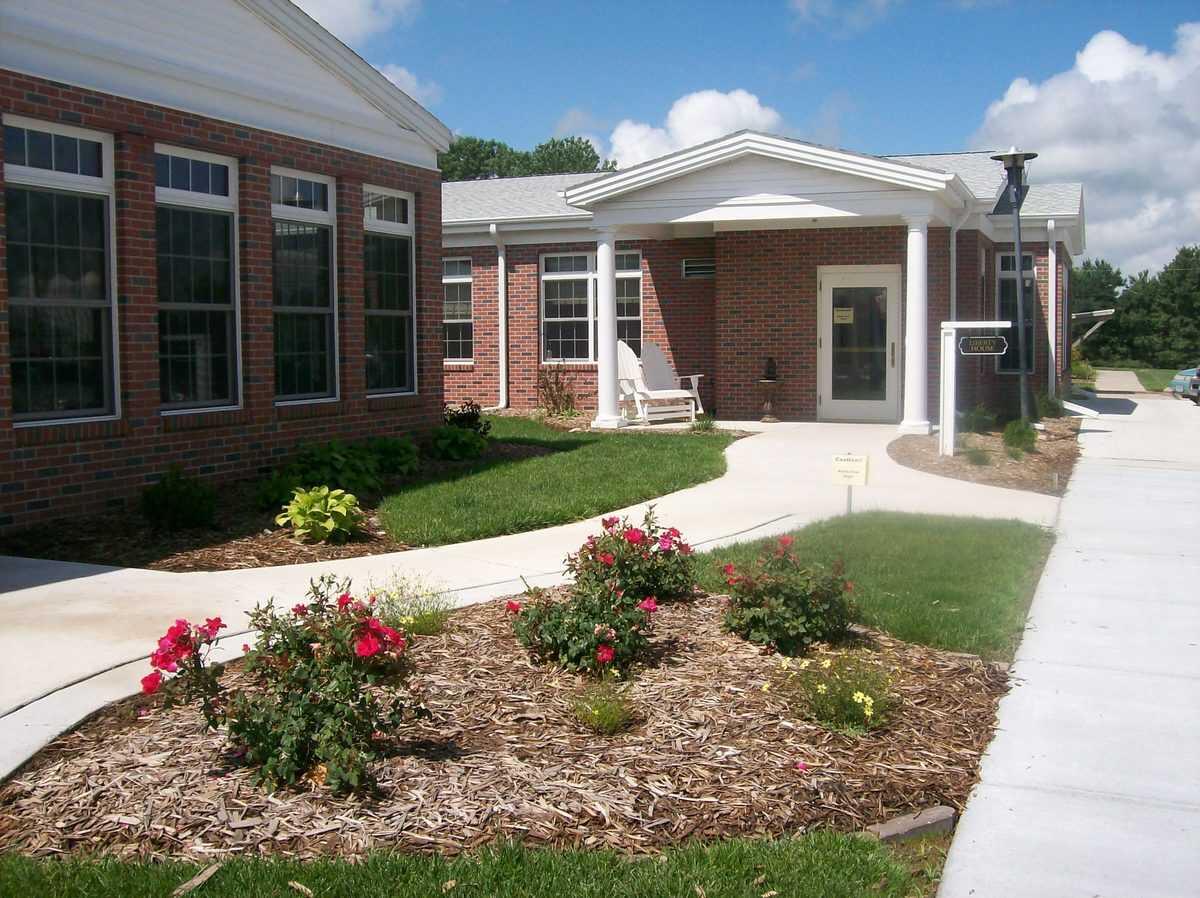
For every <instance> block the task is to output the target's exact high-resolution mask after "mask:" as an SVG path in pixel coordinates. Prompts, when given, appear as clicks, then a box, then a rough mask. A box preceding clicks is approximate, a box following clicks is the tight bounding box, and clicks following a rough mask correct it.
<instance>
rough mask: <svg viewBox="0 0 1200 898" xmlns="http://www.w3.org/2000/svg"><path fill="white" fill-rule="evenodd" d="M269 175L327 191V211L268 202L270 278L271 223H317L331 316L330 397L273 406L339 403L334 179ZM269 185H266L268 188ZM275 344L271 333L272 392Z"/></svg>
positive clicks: (275, 168)
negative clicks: (324, 239) (324, 245)
mask: <svg viewBox="0 0 1200 898" xmlns="http://www.w3.org/2000/svg"><path fill="white" fill-rule="evenodd" d="M270 174H271V176H272V177H273V176H274V175H283V176H284V177H291V178H303V179H304V180H306V181H315V182H317V183H320V184H324V185H325V186H326V187H327V188H328V191H327V192H328V207H329V208H327V209H300V208H298V207H296V206H284V205H282V204H279V203H271V223H272V228H271V252H272V261H271V273H272V278H273V277H274V271H275V262H274V255H273V254H274V251H275V247H274V244H275V230H274V223H275V222H276V221H291V222H297V223H299V224H317V225H323V226H326V227H328V228H329V280H330V285H329V287H330V297H329V298H330V306H331V308H330V314H331V315H332V317H333V395H332V396H318V397H315V398H312V399H279V398H276V399H275V401H274V404H275V405H276V406H277V407H278V406H288V405H318V404H321V403H326V402H340V401H341V398H342V365H341V333H340V332H339V328H338V312H339V302H338V276H337V271H338V260H337V179H336V178H333V177H332V176H330V175H320V174H317V173H316V172H307V171H300V170H298V169H294V168H285V167H283V166H280V165H272V166H271V173H270ZM268 186H269V185H268ZM274 289H275V285H274V283H273V282H272V285H271V291H272V299H271V316H272V323H273V322H274V316H275V314H276V312H275V301H274ZM274 356H275V344H274V334H272V340H271V369H272V370H271V378H272V384H273V386H272V390H274V388H275V387H274V378H275V371H274V368H275V358H274Z"/></svg>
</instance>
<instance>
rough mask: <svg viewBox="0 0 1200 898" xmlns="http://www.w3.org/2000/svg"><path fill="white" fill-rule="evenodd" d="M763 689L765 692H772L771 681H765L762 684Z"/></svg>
mask: <svg viewBox="0 0 1200 898" xmlns="http://www.w3.org/2000/svg"><path fill="white" fill-rule="evenodd" d="M762 691H763V692H770V691H771V684H770V683H763V684H762Z"/></svg>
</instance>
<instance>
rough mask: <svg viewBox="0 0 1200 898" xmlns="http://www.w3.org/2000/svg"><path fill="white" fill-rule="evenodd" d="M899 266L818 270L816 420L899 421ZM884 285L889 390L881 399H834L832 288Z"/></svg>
mask: <svg viewBox="0 0 1200 898" xmlns="http://www.w3.org/2000/svg"><path fill="white" fill-rule="evenodd" d="M901 284H902V277H901V270H900V266H899V265H823V266H821V267H819V268H818V269H817V420H819V421H879V422H886V423H891V424H894V423H896V422H897V421H899V420H900V396H901V391H900V370H901V368H900V366H901V359H900V351H901V346H900V315H901V314H902V308H901V304H900V290H901ZM834 287H884V288H886V289H887V291H888V298H887V347H888V360H887V369H886V370H887V390H886V398H885V399H883V400H882V401H880V402H867V401H860V400H848V399H842V400H834V399H833V398H832V397H833V364H832V362H833V315H832V311H831V310H832V308H833V288H834Z"/></svg>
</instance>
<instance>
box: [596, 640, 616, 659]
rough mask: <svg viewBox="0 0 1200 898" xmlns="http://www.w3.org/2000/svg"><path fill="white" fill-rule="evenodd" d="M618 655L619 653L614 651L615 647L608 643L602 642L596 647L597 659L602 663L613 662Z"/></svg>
mask: <svg viewBox="0 0 1200 898" xmlns="http://www.w3.org/2000/svg"><path fill="white" fill-rule="evenodd" d="M615 657H617V653H616V652H615V651H613V647H612V646H611V645H608V644H607V643H601V644H600V645H599V646H597V648H596V660H597V661H599V662H600V663H601V664H612V660H613V658H615Z"/></svg>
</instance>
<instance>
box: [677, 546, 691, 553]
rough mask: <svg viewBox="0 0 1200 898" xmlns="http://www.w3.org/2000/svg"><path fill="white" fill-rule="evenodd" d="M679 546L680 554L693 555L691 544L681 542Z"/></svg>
mask: <svg viewBox="0 0 1200 898" xmlns="http://www.w3.org/2000/svg"><path fill="white" fill-rule="evenodd" d="M678 548H679V554H680V555H691V554H692V547H691V546H689V545H688V544H687V543H680V544H679V546H678Z"/></svg>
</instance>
